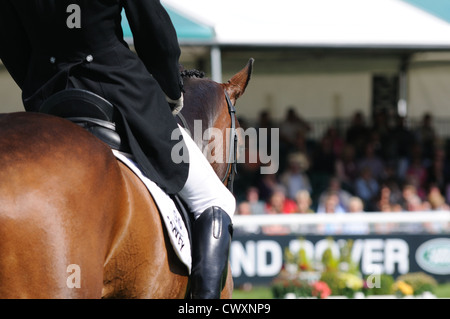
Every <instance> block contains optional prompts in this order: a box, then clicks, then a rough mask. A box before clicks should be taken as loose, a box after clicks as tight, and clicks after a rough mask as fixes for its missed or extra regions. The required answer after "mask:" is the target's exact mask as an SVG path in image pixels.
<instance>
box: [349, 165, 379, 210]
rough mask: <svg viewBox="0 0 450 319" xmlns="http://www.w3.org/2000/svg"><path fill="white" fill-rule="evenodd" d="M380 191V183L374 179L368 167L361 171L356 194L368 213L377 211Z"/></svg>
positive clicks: (356, 185)
mask: <svg viewBox="0 0 450 319" xmlns="http://www.w3.org/2000/svg"><path fill="white" fill-rule="evenodd" d="M379 191H380V185H379V184H378V181H377V180H376V179H375V178H373V177H372V171H371V169H370V168H369V167H368V166H365V167H363V168H362V169H361V172H360V175H359V177H358V178H357V179H356V180H355V194H356V195H357V196H359V197H360V198H361V199H362V201H363V203H364V209H365V210H366V211H376V210H377V209H376V200H377V198H378V194H379Z"/></svg>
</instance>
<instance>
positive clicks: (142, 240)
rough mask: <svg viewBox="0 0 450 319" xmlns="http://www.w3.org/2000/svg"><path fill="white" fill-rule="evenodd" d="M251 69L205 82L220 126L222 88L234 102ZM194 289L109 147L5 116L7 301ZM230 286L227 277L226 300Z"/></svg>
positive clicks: (56, 122) (189, 108)
mask: <svg viewBox="0 0 450 319" xmlns="http://www.w3.org/2000/svg"><path fill="white" fill-rule="evenodd" d="M252 63H253V60H251V61H250V62H249V64H248V65H247V66H246V67H245V68H244V69H243V70H241V71H240V72H239V73H238V74H237V75H236V76H234V77H233V78H232V79H231V80H230V81H229V82H228V83H227V84H218V83H215V82H212V81H210V80H207V79H204V80H203V81H204V82H206V81H208V82H212V83H215V85H216V86H217V90H210V91H209V93H207V92H203V94H204V98H206V97H209V98H206V100H208V101H213V103H214V104H216V105H215V108H216V111H215V112H214V115H215V116H214V120H213V121H212V124H213V125H215V126H216V127H221V128H225V127H229V125H230V118H229V114H228V110H227V105H226V101H225V98H224V94H223V89H226V90H227V92H228V93H229V95H230V97H231V99H232V101H233V103H234V102H235V101H236V99H237V98H238V97H239V96H240V95H241V94H242V93H243V92H244V90H245V88H246V86H247V83H248V79H249V77H250V74H251V69H252ZM199 81H200V80H199ZM201 82H202V81H200V83H201ZM196 87H199V86H198V85H197V84H196V85H193V86H191V87H190V89H188V90H189V91H187V96H186V98H185V110H184V111H183V112H185V113H186V114H187V113H189V114H190V113H191V112H192V113H194V112H193V110H194V109H193V108H194V105H198V104H199V101H200V100H199V99H197V96H198V93H195V94H194V91H195V90H196ZM188 92H189V93H188ZM216 96H217V97H216ZM206 100H205V101H206ZM205 103H206V102H205ZM200 104H201V103H200ZM224 118H226V119H227V120H224ZM218 125H220V126H218ZM205 129H206V128H205ZM225 165H226V163H225ZM222 166H224V165H222ZM213 167H215V169H216V172H217V173H218V174H220V172H223V168H222V167H219V166H218V165H215V166H214V165H213ZM187 284H188V277H187V271H186V268H185V267H184V266H183V264H182V263H181V262H180V261H179V260H178V259H177V257H176V256H175V253H174V252H173V250H172V247H171V246H170V243H169V240H168V237H167V234H166V231H165V229H164V228H163V227H162V224H161V219H160V216H159V212H158V209H157V207H156V206H155V203H154V202H153V199H152V197H151V196H150V195H149V193H148V191H147V189H146V188H145V186H144V185H143V183H142V182H141V181H140V180H139V179H138V178H137V177H136V176H135V175H134V174H133V173H132V172H131V171H130V170H129V169H128V168H126V167H125V166H124V165H122V164H121V163H120V162H118V161H117V160H116V158H115V157H114V155H113V154H112V152H111V150H110V149H109V148H108V147H107V146H106V145H105V144H104V143H103V142H101V141H100V140H98V139H97V138H95V137H94V136H93V135H91V134H90V133H88V132H86V131H84V130H83V129H82V128H80V127H78V126H77V125H75V124H72V123H70V122H68V121H67V120H64V119H60V118H56V117H53V116H49V115H43V114H37V113H11V114H2V115H0V298H101V297H104V298H183V297H185V294H186V289H187ZM232 286H233V285H232V276H231V273H229V276H228V280H227V286H226V289H224V291H223V294H222V297H231V291H232Z"/></svg>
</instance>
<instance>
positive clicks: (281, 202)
mask: <svg viewBox="0 0 450 319" xmlns="http://www.w3.org/2000/svg"><path fill="white" fill-rule="evenodd" d="M266 211H267V213H268V214H292V213H295V212H297V211H298V208H297V204H296V203H295V202H294V201H293V200H292V199H289V198H287V197H286V193H285V191H284V189H283V188H281V187H278V188H276V189H275V190H274V192H273V193H272V195H271V196H270V198H269V202H268V203H267V204H266Z"/></svg>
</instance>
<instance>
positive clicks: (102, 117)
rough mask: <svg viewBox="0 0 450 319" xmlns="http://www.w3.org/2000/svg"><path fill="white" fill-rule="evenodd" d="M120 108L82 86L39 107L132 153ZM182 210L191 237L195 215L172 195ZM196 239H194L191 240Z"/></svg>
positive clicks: (41, 111)
mask: <svg viewBox="0 0 450 319" xmlns="http://www.w3.org/2000/svg"><path fill="white" fill-rule="evenodd" d="M116 112H118V110H117V109H116V108H115V107H114V105H113V104H112V103H110V102H109V101H107V100H106V99H104V98H102V97H101V96H99V95H97V94H95V93H93V92H90V91H87V90H82V89H66V90H63V91H59V92H57V93H55V94H54V95H52V96H50V97H49V98H48V99H47V100H45V101H44V103H43V104H42V105H41V107H40V109H39V113H44V114H49V115H54V116H58V117H61V118H64V119H67V120H69V121H71V122H73V123H75V124H77V125H79V126H81V127H83V128H84V129H85V130H87V131H88V132H90V133H92V134H93V135H94V136H96V137H97V138H99V139H100V140H101V141H103V142H104V143H106V144H107V145H109V147H110V148H111V149H112V150H117V151H119V152H122V153H125V154H130V153H131V150H130V147H129V144H128V142H127V139H126V137H124V136H121V135H120V134H119V133H118V130H117V127H116V122H115V119H116V118H117V117H116ZM170 197H171V198H172V200H173V201H174V203H175V205H176V207H177V209H178V211H179V212H180V214H181V216H182V218H183V221H184V224H185V226H186V229H187V231H188V234H189V237H191V224H192V217H191V214H188V209H187V206H186V205H185V203H184V202H183V200H182V199H181V198H180V197H179V196H178V195H170ZM189 239H190V240H191V238H189ZM191 241H192V240H191Z"/></svg>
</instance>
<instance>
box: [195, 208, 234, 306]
mask: <svg viewBox="0 0 450 319" xmlns="http://www.w3.org/2000/svg"><path fill="white" fill-rule="evenodd" d="M192 233H193V234H192V273H191V287H192V299H219V298H220V292H221V291H222V288H223V285H224V284H225V280H224V279H226V274H227V270H228V252H229V249H230V243H231V236H232V233H233V225H232V223H231V218H230V216H228V214H227V213H226V212H225V211H223V210H222V209H221V208H219V207H211V208H208V209H207V210H205V211H204V212H203V213H202V214H201V215H200V217H199V218H198V219H197V220H195V221H194V225H193V229H192Z"/></svg>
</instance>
